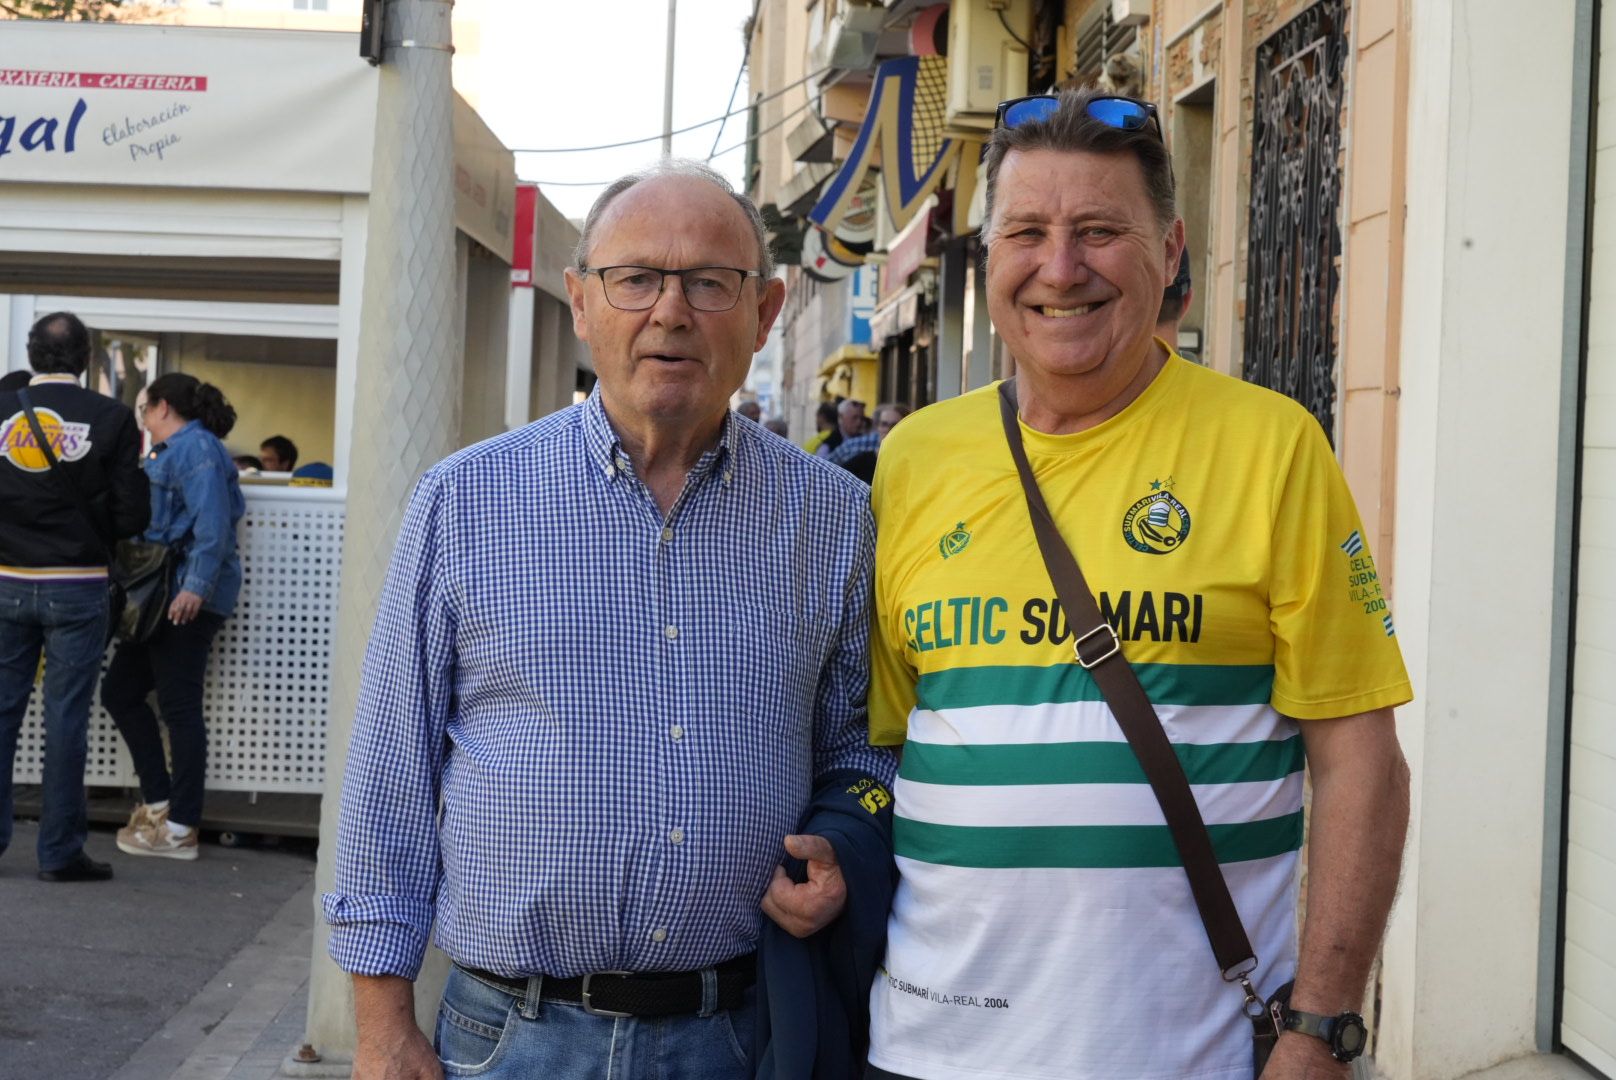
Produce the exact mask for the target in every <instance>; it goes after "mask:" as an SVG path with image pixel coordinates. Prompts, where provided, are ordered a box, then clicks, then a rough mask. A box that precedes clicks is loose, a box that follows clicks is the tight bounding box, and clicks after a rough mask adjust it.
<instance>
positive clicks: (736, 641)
mask: <svg viewBox="0 0 1616 1080" xmlns="http://www.w3.org/2000/svg"><path fill="white" fill-rule="evenodd" d="M730 615H731V617H730V618H728V619H727V620H726V621H725V623H724V624H723V625H722V626H720V627H718V628H717V629H716V632H715V633H714V634H713V635H712V641H713V650H712V654H711V655H710V656H709V657H707V658H704V659H702V660H699V661H698V662H699V663H703V664H705V665H710V671H711V677H712V678H713V680H714V693H713V695H712V696H713V700H714V702H715V704H717V705H718V707H719V709H720V710H721V715H722V716H723V717H724V719H726V720H728V721H730V722H733V723H738V724H741V725H743V726H746V727H753V726H761V727H762V728H764V729H767V730H770V731H773V732H777V733H783V734H791V735H796V734H806V733H808V732H811V731H812V729H813V719H814V703H815V700H816V698H817V697H818V693H819V686H820V682H821V680H822V679H823V678H824V676H825V674H826V668H827V665H829V664H830V662H831V638H832V624H831V623H830V621H829V620H828V619H826V618H825V617H824V616H822V615H820V614H818V613H814V612H792V611H782V610H779V609H774V608H763V607H753V606H744V607H737V608H734V609H732V611H731V613H730Z"/></svg>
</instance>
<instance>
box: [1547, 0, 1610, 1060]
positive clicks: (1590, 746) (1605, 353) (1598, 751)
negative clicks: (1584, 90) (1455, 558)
mask: <svg viewBox="0 0 1616 1080" xmlns="http://www.w3.org/2000/svg"><path fill="white" fill-rule="evenodd" d="M1611 14H1612V13H1611V12H1610V10H1609V9H1608V8H1607V10H1606V17H1605V19H1604V20H1603V27H1602V31H1601V35H1600V36H1601V38H1602V40H1601V42H1600V65H1601V67H1602V68H1603V70H1604V71H1605V72H1606V77H1605V78H1604V79H1603V80H1601V81H1602V83H1603V84H1604V85H1602V86H1601V87H1600V93H1599V98H1600V101H1599V108H1598V114H1597V116H1598V120H1597V123H1598V126H1599V127H1598V140H1597V146H1598V150H1597V155H1596V159H1595V165H1594V172H1595V177H1596V194H1595V201H1594V209H1593V258H1592V262H1591V266H1590V274H1589V283H1588V287H1589V289H1590V293H1591V295H1590V297H1589V304H1588V369H1587V370H1588V375H1587V383H1586V388H1585V395H1586V396H1585V398H1584V400H1583V434H1582V445H1581V453H1582V484H1581V490H1580V492H1579V493H1578V499H1579V504H1580V511H1581V522H1580V527H1579V529H1578V542H1577V553H1576V559H1577V576H1576V581H1577V622H1576V626H1575V628H1574V637H1573V650H1574V654H1573V655H1574V659H1573V669H1572V684H1571V746H1570V750H1569V752H1568V763H1569V766H1570V768H1569V773H1570V778H1569V798H1568V800H1567V810H1566V865H1565V875H1566V880H1565V885H1566V900H1565V920H1564V923H1563V928H1564V933H1565V968H1564V984H1563V987H1562V989H1563V997H1562V1012H1561V1024H1560V1038H1561V1040H1562V1041H1563V1042H1564V1044H1565V1048H1566V1049H1567V1050H1569V1051H1571V1052H1572V1053H1574V1054H1576V1055H1577V1056H1578V1057H1580V1058H1582V1059H1583V1060H1584V1061H1586V1062H1587V1063H1588V1064H1590V1065H1592V1066H1593V1067H1594V1068H1596V1069H1598V1070H1600V1071H1601V1072H1603V1073H1604V1074H1605V1075H1606V1076H1611V1077H1616V82H1613V81H1612V80H1611V78H1610V73H1611V72H1616V18H1612V17H1611Z"/></svg>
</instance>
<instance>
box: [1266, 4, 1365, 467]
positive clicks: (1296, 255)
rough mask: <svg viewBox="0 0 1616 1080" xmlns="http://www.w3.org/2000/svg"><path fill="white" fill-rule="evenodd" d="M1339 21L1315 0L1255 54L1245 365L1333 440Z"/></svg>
mask: <svg viewBox="0 0 1616 1080" xmlns="http://www.w3.org/2000/svg"><path fill="white" fill-rule="evenodd" d="M1346 16H1347V10H1346V0H1319V3H1316V4H1314V5H1313V6H1312V7H1310V8H1308V9H1307V10H1306V11H1304V12H1302V14H1300V15H1298V16H1297V17H1296V18H1294V19H1292V20H1291V21H1290V22H1289V23H1287V24H1286V25H1285V26H1284V27H1283V28H1281V29H1280V30H1279V31H1278V32H1276V33H1275V34H1274V35H1273V36H1272V37H1270V38H1269V39H1268V40H1267V41H1265V42H1263V43H1262V44H1261V45H1259V46H1258V47H1257V66H1256V74H1255V79H1254V83H1255V118H1254V121H1253V124H1252V146H1251V216H1250V219H1249V226H1250V228H1249V232H1248V233H1247V238H1248V252H1247V263H1246V326H1245V361H1244V365H1243V370H1242V374H1243V375H1244V376H1245V378H1246V381H1248V382H1254V383H1259V384H1261V385H1263V386H1266V387H1269V388H1270V389H1273V390H1278V391H1279V392H1281V393H1283V394H1288V395H1289V396H1291V397H1293V398H1295V399H1296V400H1297V401H1299V402H1301V403H1302V404H1303V405H1305V406H1306V407H1307V409H1308V411H1309V412H1311V413H1312V414H1313V415H1314V416H1316V417H1318V420H1319V423H1320V424H1322V425H1323V426H1324V431H1325V434H1326V435H1329V436H1330V437H1331V439H1332V441H1333V439H1334V435H1335V357H1336V341H1335V301H1336V294H1337V292H1338V291H1339V284H1340V274H1339V268H1338V265H1337V260H1338V259H1339V257H1340V255H1341V226H1340V215H1341V108H1342V101H1343V91H1344V83H1343V73H1344V71H1345V65H1346V55H1347V18H1346Z"/></svg>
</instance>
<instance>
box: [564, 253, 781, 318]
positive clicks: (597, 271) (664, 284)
mask: <svg viewBox="0 0 1616 1080" xmlns="http://www.w3.org/2000/svg"><path fill="white" fill-rule="evenodd" d="M608 270H645V271H647V272H649V273H652V274H659V275H661V276H660V277H659V278H658V279H657V291H656V294H655V295H654V296H652V297H651V302H650V303H649V304H646V305H645V306H644V307H637V308H626V307H622V306H620V305H618V304H616V303H613V302H612V291H611V290H610V289H608V288H607V287H606V271H608ZM703 270H728V271H730V272H732V273H736V274H739V275H741V287H740V288H739V289H736V290H735V299H734V300H732V301H731V302H730V305H729V307H724V308H704V307H697V306H696V305H695V304H691V303H690V292H689V284H690V281H689V279H688V278H687V277H685V275H686V274H696V273H700V272H701V271H703ZM578 273H580V274H582V275H583V276H584V277H588V276H589V275H590V274H594V275H595V276H596V277H598V278H599V279H600V292H601V295H602V296H604V297H605V298H606V303H608V304H610V305H611V306H612V307H614V308H616V309H617V310H618V311H650V310H651V309H652V308H654V307H656V306H657V301H659V300H661V299H662V294H663V293H664V292H665V291H666V290H667V288H668V275H669V274H673V275H675V276H677V277H678V278H679V288H680V290H681V291H683V292H684V298H685V303H687V304H690V309H691V310H692V311H706V312H712V313H714V314H718V313H722V312H725V311H734V310H735V305H737V304H739V303H740V302H741V293H742V292H743V291H744V290H745V289H746V282H747V280H748V279H750V278H758V279H760V280H761V279H762V277H763V271H761V270H742V269H741V268H740V267H739V266H688V267H686V268H684V269H683V270H664V269H663V268H662V267H660V266H643V265H641V264H639V263H617V264H615V265H612V266H580V267H579V268H578Z"/></svg>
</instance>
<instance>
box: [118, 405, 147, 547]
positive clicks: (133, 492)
mask: <svg viewBox="0 0 1616 1080" xmlns="http://www.w3.org/2000/svg"><path fill="white" fill-rule="evenodd" d="M108 479H109V481H110V485H111V486H110V502H111V510H112V538H113V539H114V540H123V539H126V538H128V537H131V536H139V535H140V534H141V533H143V532H145V531H146V526H147V525H150V524H151V484H150V483H149V482H148V481H147V479H146V470H144V469H142V468H141V467H140V428H139V426H138V425H137V424H136V423H135V414H134V413H132V412H130V411H129V410H128V409H124V410H122V413H121V415H120V416H119V418H118V427H117V433H116V435H115V436H114V438H113V443H112V458H111V460H110V461H109V462H108Z"/></svg>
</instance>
